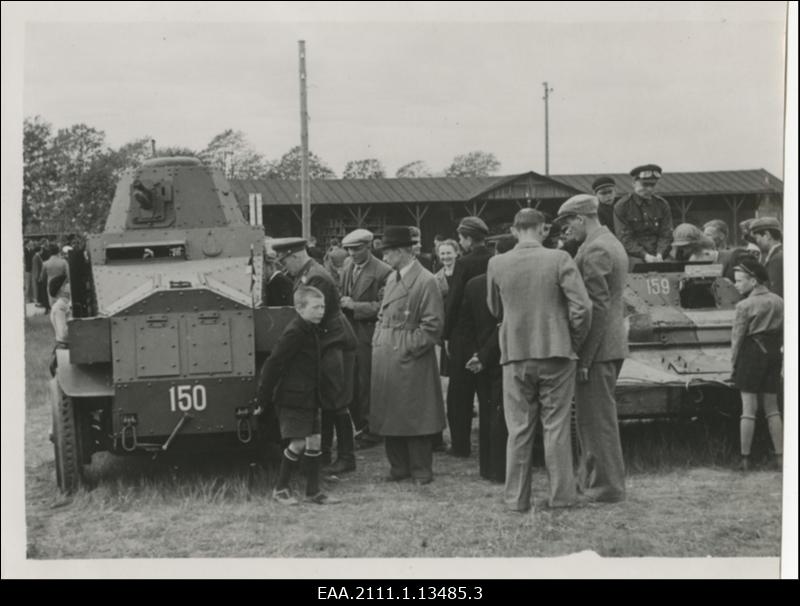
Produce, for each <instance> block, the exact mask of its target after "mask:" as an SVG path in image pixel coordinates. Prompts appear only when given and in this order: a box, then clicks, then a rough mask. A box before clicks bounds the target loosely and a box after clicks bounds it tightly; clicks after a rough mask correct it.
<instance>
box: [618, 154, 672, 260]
mask: <svg viewBox="0 0 800 606" xmlns="http://www.w3.org/2000/svg"><path fill="white" fill-rule="evenodd" d="M630 174H631V177H633V193H631V194H627V195H625V196H622V198H620V199H619V201H618V202H617V203H616V204H615V205H614V233H615V234H616V236H617V238H619V241H620V242H622V245H623V246H624V247H625V251H626V252H627V253H628V257H629V259H630V267H631V268H633V267H635V266H636V265H638V264H639V263H660V262H661V261H663V260H664V257H665V256H667V254H668V253H669V250H670V243H671V242H672V213H671V211H670V208H669V204H668V203H667V201H666V200H665V199H664V198H662V197H660V196H657V195H656V194H655V188H656V184H657V183H658V181H659V179H661V167H660V166H657V165H656V164H645V165H643V166H637V167H636V168H634V169H633V170H632V171H631V173H630Z"/></svg>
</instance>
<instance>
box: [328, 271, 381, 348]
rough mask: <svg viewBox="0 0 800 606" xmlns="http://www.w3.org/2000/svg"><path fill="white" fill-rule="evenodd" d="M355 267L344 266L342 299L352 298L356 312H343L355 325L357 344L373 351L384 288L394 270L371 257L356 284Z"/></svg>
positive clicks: (341, 285)
mask: <svg viewBox="0 0 800 606" xmlns="http://www.w3.org/2000/svg"><path fill="white" fill-rule="evenodd" d="M355 266H356V265H355V263H348V264H347V265H346V266H345V270H344V271H343V272H342V279H341V282H340V284H339V287H340V290H341V293H342V296H343V297H351V298H352V299H353V302H354V307H353V309H352V310H350V309H346V310H344V313H345V316H347V319H348V320H350V322H351V325H352V326H353V331H355V334H356V340H357V341H358V343H359V344H360V345H366V346H368V347H369V348H372V334H373V332H374V331H375V320H377V318H378V310H379V309H380V307H381V299H382V298H383V287H384V286H385V284H386V278H387V277H388V276H389V274H390V273H392V268H391V267H389V266H388V265H387V264H386V263H384V262H383V261H381V260H380V259H376V258H375V257H373V256H372V255H370V256H369V259H367V262H366V263H364V267H363V268H362V269H361V271H360V272H359V274H358V276H357V277H356V279H355V281H354V280H353V272H354V271H355Z"/></svg>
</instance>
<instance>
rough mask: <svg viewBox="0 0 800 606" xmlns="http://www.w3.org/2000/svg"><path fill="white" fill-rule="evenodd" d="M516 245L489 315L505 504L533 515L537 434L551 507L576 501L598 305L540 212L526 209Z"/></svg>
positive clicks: (493, 264) (504, 262) (494, 287)
mask: <svg viewBox="0 0 800 606" xmlns="http://www.w3.org/2000/svg"><path fill="white" fill-rule="evenodd" d="M511 231H512V233H513V234H514V236H516V238H517V240H518V244H517V245H516V246H515V247H514V249H513V250H511V251H509V252H507V253H505V254H502V255H497V256H495V257H492V258H491V259H490V260H489V268H488V271H487V274H486V281H487V295H488V303H489V310H490V311H491V312H492V314H493V315H494V316H495V317H497V318H500V317H502V319H503V320H502V324H501V325H500V363H501V364H502V365H503V397H504V407H505V415H506V424H507V425H508V445H507V448H506V482H505V497H504V498H505V502H506V505H507V506H508V508H509V509H511V510H512V511H518V512H525V511H528V510H529V509H530V506H531V503H530V497H531V464H532V458H533V448H532V446H533V432H534V428H535V426H536V419H537V417H539V416H541V420H542V427H543V429H544V448H545V459H546V462H547V474H548V477H549V479H550V490H549V498H548V501H547V505H548V506H549V507H570V506H572V505H574V504H575V502H576V498H577V495H576V491H575V476H574V473H573V470H572V442H571V437H570V410H571V406H572V397H573V395H574V393H575V367H576V360H577V357H578V356H577V355H576V353H575V352H576V351H578V350H579V349H580V347H581V345H582V344H583V341H584V339H585V338H586V334H587V333H588V331H589V326H590V324H591V317H592V303H591V301H590V300H589V295H587V294H586V288H585V287H584V285H583V281H582V280H581V277H580V274H579V273H578V268H577V267H576V265H575V262H574V261H573V260H572V258H571V257H570V256H569V254H568V253H566V252H564V251H563V250H555V249H549V248H545V247H544V246H543V245H542V241H543V240H544V238H545V236H546V233H547V226H546V225H545V218H544V215H543V214H542V213H540V212H539V211H538V210H534V209H532V208H524V209H522V210H521V211H519V212H518V213H517V215H516V216H515V217H514V225H513V227H512V228H511Z"/></svg>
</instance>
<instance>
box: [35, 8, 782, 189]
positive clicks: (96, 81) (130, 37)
mask: <svg viewBox="0 0 800 606" xmlns="http://www.w3.org/2000/svg"><path fill="white" fill-rule="evenodd" d="M212 4H213V3H212ZM344 4H345V5H347V4H348V3H344ZM408 4H410V5H415V3H408ZM543 4H544V7H538V8H537V7H533V8H531V7H525V6H521V7H520V6H516V5H515V6H507V3H505V4H504V3H499V5H500V8H497V9H494V10H488V9H486V7H485V5H483V4H482V3H476V4H475V5H470V4H468V3H467V4H465V5H464V6H463V7H462V8H461V9H460V11H461V12H456V13H453V12H452V10H449V12H448V11H445V12H444V13H443V14H441V15H438V17H437V15H428V14H421V13H416V14H415V13H414V11H408V14H404V13H394V14H390V13H386V12H385V11H379V12H377V13H375V12H374V11H371V10H366V9H364V8H363V7H360V8H356V9H355V10H351V11H349V12H348V11H346V10H343V11H337V12H335V13H331V12H330V11H323V10H322V9H320V8H317V9H316V10H313V11H306V12H303V11H302V10H301V11H296V12H295V11H293V10H290V9H286V10H284V11H282V12H279V13H274V12H273V13H270V14H267V13H265V12H263V11H261V12H259V11H255V12H253V11H252V7H249V12H248V7H241V8H242V11H237V10H229V11H226V13H225V14H219V13H215V12H214V11H211V10H208V11H203V10H198V11H197V12H196V13H193V14H190V13H189V12H188V11H185V10H184V11H183V12H181V11H173V12H172V13H170V12H169V11H167V13H166V14H165V16H164V19H163V20H156V19H154V18H153V17H149V16H148V17H147V18H148V19H149V20H148V21H146V22H143V21H141V19H142V15H143V14H144V15H152V14H153V13H150V12H147V13H142V12H141V11H140V12H138V13H133V14H131V15H126V14H125V13H122V14H118V13H117V14H114V15H111V16H108V15H105V14H102V13H97V14H93V16H90V15H87V16H85V17H83V18H80V15H74V14H73V13H72V11H64V12H61V13H58V12H57V14H56V15H55V17H53V20H45V19H43V20H41V21H37V22H28V23H27V24H26V25H25V27H24V42H23V44H24V58H23V61H22V67H23V76H22V83H23V88H22V107H23V112H24V115H25V116H34V115H41V116H42V117H43V118H44V119H46V120H47V121H49V122H50V123H52V124H53V126H54V127H56V128H62V127H67V126H69V125H72V124H75V123H80V122H83V123H86V124H88V125H90V126H94V127H96V128H98V129H101V130H103V131H105V133H106V136H107V142H108V144H109V145H111V146H114V147H116V146H119V145H121V144H124V143H126V142H128V141H130V140H132V139H136V138H140V137H144V136H150V137H152V138H154V139H156V141H157V144H158V145H160V146H173V145H175V146H186V147H189V148H192V149H202V148H203V147H205V146H206V144H207V143H208V142H209V141H210V140H211V139H212V137H214V136H215V135H216V134H218V133H220V132H222V131H224V130H225V129H228V128H232V129H235V130H241V131H243V132H244V133H245V134H246V135H247V137H248V138H249V139H250V141H251V142H252V144H253V146H254V147H255V149H256V150H257V151H258V152H260V153H261V154H263V155H264V156H265V157H266V158H269V159H277V158H279V157H280V156H281V155H282V154H283V153H285V152H286V151H288V150H289V149H290V148H291V147H293V146H295V145H298V144H299V141H300V126H299V113H300V112H299V76H298V44H297V42H298V40H300V39H303V40H305V41H306V48H307V71H308V104H309V115H310V123H309V133H310V137H309V138H310V146H311V149H312V151H314V152H315V153H316V154H317V155H319V156H320V157H321V158H322V159H323V160H324V161H326V162H327V163H328V165H329V166H330V167H331V168H333V169H334V171H336V172H337V173H338V174H341V172H342V170H343V169H344V166H345V164H346V163H347V162H348V161H349V160H356V159H362V158H371V157H376V158H378V159H379V160H381V161H382V162H383V164H384V166H385V167H386V169H387V172H388V174H390V175H393V174H394V172H395V171H396V170H397V169H398V168H399V167H400V166H402V165H403V164H405V163H407V162H411V161H414V160H423V161H425V162H426V163H427V164H428V165H429V166H430V168H431V169H433V170H434V171H438V170H442V169H444V168H445V167H446V166H447V165H449V163H450V162H451V161H452V159H453V158H454V156H456V155H458V154H463V153H466V152H469V151H472V150H483V151H487V152H491V153H494V154H495V155H496V156H497V158H498V159H499V160H500V162H501V170H500V173H501V174H511V173H517V172H523V171H528V170H535V171H537V172H544V170H545V152H544V101H543V99H542V97H543V85H542V83H543V82H544V81H547V82H548V83H549V86H550V87H551V88H552V89H553V92H552V93H551V99H550V112H549V113H550V172H551V173H553V174H559V173H582V172H588V173H593V172H627V171H628V170H630V169H631V168H632V167H633V166H636V165H638V164H642V163H646V162H655V163H657V164H660V165H661V166H662V167H663V168H664V170H665V171H667V172H669V171H695V170H718V169H719V170H723V169H728V170H731V169H751V168H766V169H767V170H769V171H770V172H772V173H773V174H775V175H777V176H781V173H782V170H781V167H782V144H783V138H782V132H783V89H784V85H783V78H784V58H783V56H784V40H783V32H784V28H785V25H784V18H785V14H784V10H785V9H784V3H782V2H766V3H765V2H759V3H754V2H744V3H716V4H711V3H702V2H699V3H690V4H688V5H687V4H686V3H675V4H676V6H674V7H670V6H662V5H661V4H660V3H654V4H655V5H656V6H655V7H649V8H647V9H643V8H641V7H640V6H638V5H639V4H641V3H599V4H594V3H593V4H591V5H586V4H584V3H575V4H576V5H577V6H576V7H575V8H579V9H580V10H570V11H569V13H567V12H565V11H564V10H563V9H561V8H559V7H556V6H552V4H553V3H543ZM645 4H646V3H645ZM671 4H672V3H671ZM448 6H449V5H448ZM454 6H456V5H454ZM470 6H474V7H476V10H475V11H472V12H470V11H469V7H470ZM211 8H213V7H211ZM481 9H483V10H484V11H485V12H481ZM462 13H463V14H462ZM415 15H416V16H415ZM389 17H391V19H389V20H387V19H388V18H389ZM64 18H70V19H71V21H62V19H64ZM111 18H116V19H118V21H116V22H114V21H110V20H109V19H111ZM190 18H198V19H202V21H199V22H193V23H192V22H187V21H188V19H190ZM432 18H439V19H444V20H439V21H432V20H430V19H432ZM230 19H234V21H230ZM277 19H281V20H284V21H282V22H278V21H276V20H277ZM300 19H308V20H310V21H307V22H302V21H299V20H300ZM379 19H382V21H379ZM459 19H470V20H469V21H458V20H459ZM134 20H138V22H135V21H134ZM285 20H288V22H287V21H285ZM90 21H93V22H90ZM97 21H105V22H102V23H98V22H97ZM179 21H183V22H179Z"/></svg>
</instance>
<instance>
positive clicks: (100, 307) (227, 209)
mask: <svg viewBox="0 0 800 606" xmlns="http://www.w3.org/2000/svg"><path fill="white" fill-rule="evenodd" d="M263 242H264V232H263V230H262V228H261V227H257V226H251V225H249V224H248V223H247V222H246V221H245V219H244V217H243V215H242V213H241V211H240V209H239V206H238V204H237V202H236V199H235V196H234V194H233V192H232V191H231V188H230V186H229V184H228V182H227V181H226V180H225V179H224V177H223V176H222V174H221V173H220V171H218V170H216V169H212V168H209V167H207V166H204V165H203V164H202V163H201V162H200V161H199V160H197V159H194V158H159V159H153V160H149V161H146V162H144V163H143V164H142V166H140V167H139V168H137V169H135V170H132V171H129V172H127V173H125V174H124V175H123V176H122V178H121V179H120V181H119V183H118V185H117V189H116V193H115V195H114V198H113V201H112V203H111V208H110V211H109V216H108V220H107V222H106V225H105V229H104V231H103V232H102V233H99V234H95V235H91V236H89V238H88V239H87V246H86V250H87V253H88V258H89V262H90V271H91V282H92V284H93V288H91V289H90V292H89V294H88V295H87V300H86V301H81V302H79V303H82V304H83V305H84V306H85V309H87V310H88V317H83V318H76V319H73V320H71V321H70V322H69V325H68V328H69V349H61V350H56V355H57V358H56V369H55V377H54V378H53V380H52V381H51V384H50V393H51V406H52V412H53V432H52V441H53V444H54V449H55V461H56V470H57V474H56V475H57V481H58V486H59V488H60V489H61V490H62V491H65V492H71V491H73V490H75V489H76V488H77V487H78V486H79V485H80V484H81V482H82V480H83V474H84V471H85V466H86V465H89V464H91V460H92V455H93V454H94V453H96V452H101V451H108V452H112V453H114V454H118V455H126V454H141V453H152V454H153V455H154V456H157V455H158V454H159V453H164V452H166V451H168V450H172V449H188V450H189V451H199V450H209V449H214V448H220V447H230V446H234V447H244V448H250V449H253V448H255V447H256V445H257V444H259V443H261V442H262V441H263V439H264V438H265V437H266V436H267V427H266V426H267V425H268V424H265V423H264V422H263V420H262V421H261V422H259V415H258V413H259V411H257V410H256V408H255V386H256V373H257V369H258V368H260V364H261V361H262V360H263V359H264V358H265V357H266V355H267V353H268V352H269V350H270V348H271V345H272V344H273V343H274V342H275V340H276V339H277V336H278V335H279V334H280V331H281V329H282V328H283V326H284V325H285V323H286V322H287V321H288V319H289V317H290V314H291V310H290V309H289V308H263V307H261V306H260V303H261V301H260V296H261V295H260V291H261V289H260V288H254V285H255V284H260V280H261V275H260V274H261V267H262V263H261V259H262V254H261V253H262V247H263Z"/></svg>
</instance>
